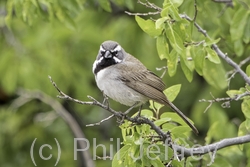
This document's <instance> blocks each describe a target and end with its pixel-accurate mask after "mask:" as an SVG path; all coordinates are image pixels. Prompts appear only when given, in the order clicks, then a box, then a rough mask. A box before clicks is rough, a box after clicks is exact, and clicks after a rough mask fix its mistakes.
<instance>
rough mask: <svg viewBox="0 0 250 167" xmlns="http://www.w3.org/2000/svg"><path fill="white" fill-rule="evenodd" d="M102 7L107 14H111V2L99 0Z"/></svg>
mask: <svg viewBox="0 0 250 167" xmlns="http://www.w3.org/2000/svg"><path fill="white" fill-rule="evenodd" d="M98 2H99V4H100V6H101V7H102V8H103V9H104V10H105V11H107V12H111V11H112V10H111V6H110V2H109V0H98Z"/></svg>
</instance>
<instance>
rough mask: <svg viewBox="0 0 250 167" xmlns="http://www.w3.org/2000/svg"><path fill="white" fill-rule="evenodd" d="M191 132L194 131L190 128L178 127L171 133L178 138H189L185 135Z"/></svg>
mask: <svg viewBox="0 0 250 167" xmlns="http://www.w3.org/2000/svg"><path fill="white" fill-rule="evenodd" d="M190 131H192V129H191V128H190V127H189V126H177V127H174V128H173V129H172V130H171V133H174V134H175V136H177V135H178V137H183V138H186V137H187V136H186V135H185V134H184V133H188V132H190Z"/></svg>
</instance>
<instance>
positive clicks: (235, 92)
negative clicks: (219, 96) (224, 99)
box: [226, 90, 243, 98]
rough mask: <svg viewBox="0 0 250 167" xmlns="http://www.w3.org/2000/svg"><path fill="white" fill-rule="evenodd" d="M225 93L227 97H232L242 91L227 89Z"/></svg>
mask: <svg viewBox="0 0 250 167" xmlns="http://www.w3.org/2000/svg"><path fill="white" fill-rule="evenodd" d="M226 93H227V95H228V96H229V97H231V98H233V97H235V95H238V94H241V93H243V92H242V91H240V90H228V91H227V92H226Z"/></svg>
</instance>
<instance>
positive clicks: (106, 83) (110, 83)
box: [95, 69, 148, 106]
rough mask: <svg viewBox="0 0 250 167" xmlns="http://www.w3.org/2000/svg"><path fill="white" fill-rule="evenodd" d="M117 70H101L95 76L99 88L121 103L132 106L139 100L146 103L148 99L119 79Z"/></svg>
mask: <svg viewBox="0 0 250 167" xmlns="http://www.w3.org/2000/svg"><path fill="white" fill-rule="evenodd" d="M116 76H117V74H116V72H114V71H113V72H112V73H111V70H110V69H103V70H101V71H99V72H98V73H97V75H96V77H95V79H96V83H97V86H98V88H99V89H100V90H101V91H103V92H104V94H106V95H107V96H108V97H110V98H111V99H113V100H115V101H118V102H119V103H121V104H124V105H127V106H132V105H134V104H135V103H137V102H140V103H141V104H142V103H145V102H146V101H147V100H148V99H147V98H146V97H145V96H143V95H141V94H140V93H138V92H136V91H134V90H133V89H131V88H129V87H127V86H126V85H124V84H123V82H122V81H120V80H117V77H116Z"/></svg>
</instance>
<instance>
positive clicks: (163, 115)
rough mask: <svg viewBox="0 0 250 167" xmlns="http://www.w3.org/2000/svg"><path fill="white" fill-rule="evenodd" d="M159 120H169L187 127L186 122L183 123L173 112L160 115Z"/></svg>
mask: <svg viewBox="0 0 250 167" xmlns="http://www.w3.org/2000/svg"><path fill="white" fill-rule="evenodd" d="M160 118H171V120H172V121H174V122H177V123H179V124H181V125H185V126H187V124H186V122H185V121H183V119H182V118H181V117H180V116H179V115H178V114H176V113H173V112H164V113H163V114H161V116H160ZM189 121H190V122H192V120H190V119H189Z"/></svg>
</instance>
